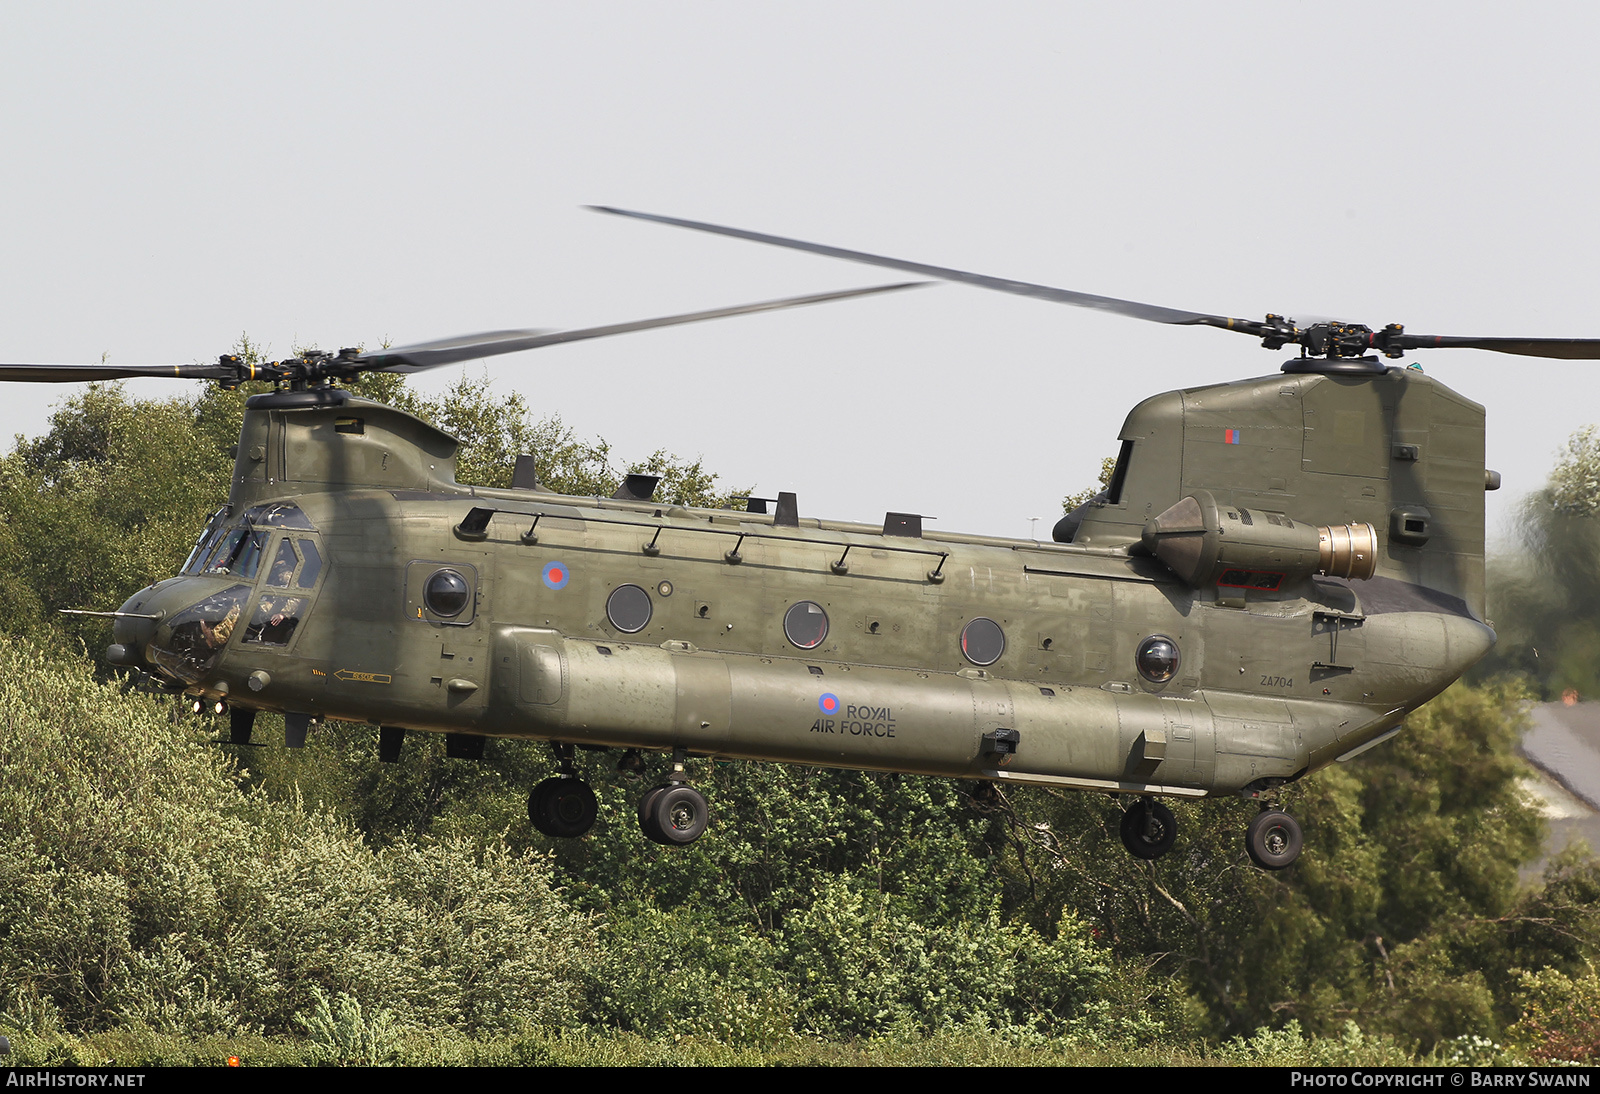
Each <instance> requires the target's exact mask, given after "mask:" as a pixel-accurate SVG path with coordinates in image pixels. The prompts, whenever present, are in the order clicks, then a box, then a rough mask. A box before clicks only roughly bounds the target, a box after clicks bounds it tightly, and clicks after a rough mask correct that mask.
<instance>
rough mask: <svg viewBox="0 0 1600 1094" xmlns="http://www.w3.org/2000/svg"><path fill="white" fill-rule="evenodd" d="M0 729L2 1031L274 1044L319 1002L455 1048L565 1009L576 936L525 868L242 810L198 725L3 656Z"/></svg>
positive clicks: (260, 800)
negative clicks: (16, 1028) (210, 1037)
mask: <svg viewBox="0 0 1600 1094" xmlns="http://www.w3.org/2000/svg"><path fill="white" fill-rule="evenodd" d="M0 710H4V711H5V715H4V723H3V728H0V940H3V944H0V1000H12V1001H14V1002H13V1004H12V1005H11V1006H9V1007H7V1009H8V1010H9V1011H11V1013H12V1020H13V1021H15V1022H17V1024H19V1025H22V1024H24V1023H25V1024H26V1025H27V1026H28V1028H31V1029H35V1030H39V1031H42V1032H49V1031H51V1030H53V1029H65V1030H68V1031H77V1030H95V1029H106V1028H109V1027H111V1026H114V1025H119V1024H130V1025H135V1026H142V1027H148V1028H150V1029H153V1030H157V1031H165V1032H170V1033H175V1034H203V1033H223V1034H233V1033H239V1032H249V1031H256V1032H263V1033H283V1032H288V1031H294V1030H297V1029H298V1028H299V1023H298V1022H297V1020H296V1016H297V1015H299V1014H301V1013H302V1012H306V1013H313V1012H314V1010H315V1007H316V1005H317V1000H318V999H319V998H324V997H326V998H347V999H349V1000H351V1001H352V1002H353V1004H354V1005H358V1006H360V1007H362V1008H366V1010H367V1011H368V1012H369V1013H381V1012H382V1011H384V1010H387V1011H390V1012H392V1014H393V1016H394V1018H395V1020H397V1021H400V1022H403V1023H404V1024H406V1025H407V1026H411V1027H423V1028H426V1027H433V1026H447V1027H450V1028H453V1029H458V1030H462V1031H465V1032H471V1031H476V1030H485V1031H487V1030H497V1029H505V1028H509V1027H510V1026H512V1025H514V1024H515V1023H517V1022H525V1021H535V1022H543V1023H549V1024H559V1023H561V1022H563V1021H568V1020H570V1018H571V1016H572V1015H573V1013H574V1012H575V1011H576V1010H577V1008H578V1005H579V1002H578V1001H579V997H580V993H581V990H582V985H583V982H584V977H585V969H586V967H587V964H586V963H587V961H588V959H589V952H590V951H589V949H588V947H587V946H586V944H585V943H586V940H587V939H588V938H589V936H590V933H591V930H592V928H591V926H590V924H589V922H588V920H587V919H586V918H585V917H584V916H582V915H579V914H577V913H575V912H574V911H573V910H571V909H570V908H569V907H568V906H567V905H566V904H565V902H564V901H562V900H561V899H560V897H559V896H558V895H557V894H556V893H555V892H554V891H553V890H552V888H551V886H550V871H549V866H548V864H547V861H546V860H545V859H544V858H542V857H540V856H524V857H520V858H517V857H512V856H511V855H509V854H508V853H506V852H505V851H504V849H503V848H486V849H480V848H476V847H473V846H471V845H469V844H468V843H466V842H464V841H461V840H451V841H443V840H441V841H429V843H428V844H426V845H420V844H417V843H411V842H397V843H395V844H393V845H392V846H390V847H388V848H385V849H383V850H381V851H373V850H372V849H370V848H368V847H367V846H366V845H365V844H364V842H363V841H362V840H361V839H360V837H359V836H358V835H357V834H356V833H355V832H353V831H352V830H351V829H350V828H349V827H348V826H347V825H346V824H345V823H343V822H341V821H339V820H337V819H336V818H334V817H332V816H331V815H329V814H327V813H323V812H315V811H308V810H306V809H305V808H303V807H302V806H301V805H300V804H299V803H298V802H295V801H292V800H289V801H285V800H276V801H274V800H271V799H269V798H268V797H267V796H265V795H263V794H260V793H249V792H241V787H240V783H239V779H238V777H237V775H236V774H235V773H234V771H233V769H232V766H231V764H230V763H229V762H228V761H227V760H226V759H225V758H223V757H222V756H221V755H220V754H219V753H218V752H217V751H216V750H214V749H209V748H206V747H205V745H206V743H207V742H206V740H205V738H204V736H203V734H202V733H201V732H199V727H198V726H196V725H195V724H193V723H191V722H189V721H186V720H185V721H179V720H175V719H174V718H173V717H172V716H171V712H170V711H169V710H164V709H162V708H161V707H160V706H158V705H157V704H156V703H155V702H153V701H151V700H148V699H145V698H143V697H141V696H137V695H128V696H123V695H119V694H118V693H117V691H116V690H115V689H114V688H111V687H109V686H106V685H101V684H96V683H95V682H94V681H93V680H92V679H90V677H89V676H88V674H87V671H86V670H85V669H83V668H64V667H61V666H58V665H53V664H51V663H49V662H47V661H46V660H44V659H43V658H42V657H41V656H40V655H39V654H38V653H36V652H35V651H33V650H31V649H30V648H29V647H28V646H27V645H25V644H22V643H19V642H18V641H17V640H15V639H11V638H5V637H0ZM319 993H321V994H320V995H319ZM339 1005H340V1006H344V1004H342V1003H341V1004H339Z"/></svg>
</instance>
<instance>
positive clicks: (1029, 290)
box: [589, 205, 1263, 335]
mask: <svg viewBox="0 0 1600 1094" xmlns="http://www.w3.org/2000/svg"><path fill="white" fill-rule="evenodd" d="M589 208H590V209H593V210H595V211H596V212H599V213H611V214H613V215H615V216H621V217H633V218H634V219H636V220H653V221H655V222H656V223H657V224H671V225H673V226H674V227H678V228H693V229H695V230H696V231H700V232H712V233H715V234H716V235H724V236H732V237H733V238H734V239H748V240H752V241H754V242H756V243H770V244H771V245H772V246H774V247H788V248H790V249H791V250H796V251H810V252H811V253H812V254H819V255H828V256H829V257H831V258H843V259H848V260H849V261H851V262H865V263H866V264H867V265H869V266H884V267H887V268H888V269H891V270H904V271H905V272H906V273H914V274H919V275H921V276H923V277H937V278H940V279H941V280H944V281H959V282H961V283H962V284H966V285H976V286H978V287H979V288H984V289H995V290H997V291H999V292H1008V293H1015V294H1016V295H1017V296H1032V297H1036V298H1038V299H1040V300H1050V301H1053V302H1055V303H1057V304H1071V305H1072V306H1073V307H1075V308H1095V309H1097V310H1099V311H1108V312H1113V313H1115V314H1117V315H1126V316H1130V317H1132V318H1134V319H1144V320H1147V321H1149V322H1151V323H1172V324H1177V325H1180V326H1206V327H1221V328H1222V329H1224V330H1237V331H1240V332H1242V333H1245V334H1254V335H1259V334H1260V333H1261V332H1262V326H1263V325H1262V324H1261V323H1259V322H1254V321H1252V320H1248V319H1230V318H1228V317H1227V316H1225V315H1207V314H1206V313H1205V312H1194V311H1179V310H1177V309H1176V308H1163V307H1160V306H1159V305H1156V304H1141V303H1139V302H1138V301H1135V300H1119V299H1117V298H1116V297H1114V296H1096V295H1095V294H1094V293H1086V292H1073V291H1072V290H1071V289H1057V288H1052V287H1051V286H1049V285H1035V284H1033V283H1032V282H1029V281H1013V280H1011V279H1010V278H1005V277H990V276H989V275H987V274H977V273H969V272H967V271H966V270H952V269H949V268H948V267H945V266H929V265H927V264H926V263H922V262H907V261H905V260H903V259H899V258H886V257H884V256H883V255H875V254H867V253H866V252H865V251H850V250H846V249H844V248H843V247H829V246H827V245H826V244H822V243H806V242H804V241H802V240H798V239H786V238H784V237H783V236H772V235H765V234H763V233H761V232H747V231H744V230H743V229H741V228H724V227H722V226H721V225H719V224H705V223H703V222H701V221H698V220H680V219H678V218H677V217H664V216H657V215H656V214H654V213H637V212H634V211H632V210H630V209H618V208H615V207H614V206H610V205H590V206H589Z"/></svg>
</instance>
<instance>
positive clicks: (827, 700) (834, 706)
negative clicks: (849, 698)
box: [817, 691, 839, 714]
mask: <svg viewBox="0 0 1600 1094" xmlns="http://www.w3.org/2000/svg"><path fill="white" fill-rule="evenodd" d="M817 709H818V710H820V711H822V713H824V714H838V713H839V697H838V696H837V695H835V694H834V693H833V692H831V691H827V692H823V694H822V697H821V698H819V699H818V700H817Z"/></svg>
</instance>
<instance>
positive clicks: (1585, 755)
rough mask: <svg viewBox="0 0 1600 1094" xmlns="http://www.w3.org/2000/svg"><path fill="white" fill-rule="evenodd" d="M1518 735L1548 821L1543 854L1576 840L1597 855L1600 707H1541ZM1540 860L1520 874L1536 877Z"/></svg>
mask: <svg viewBox="0 0 1600 1094" xmlns="http://www.w3.org/2000/svg"><path fill="white" fill-rule="evenodd" d="M1529 713H1530V714H1531V715H1532V720H1533V725H1532V727H1531V728H1530V729H1529V730H1528V732H1527V733H1525V734H1523V737H1522V754H1523V755H1524V756H1525V757H1527V759H1528V761H1529V762H1530V763H1532V764H1533V766H1534V768H1535V769H1536V770H1537V772H1538V775H1539V777H1538V778H1537V779H1535V780H1534V782H1533V784H1532V785H1531V786H1529V790H1531V791H1532V792H1533V793H1534V794H1536V795H1537V796H1538V797H1539V798H1541V799H1542V800H1543V802H1544V814H1545V817H1546V819H1548V820H1549V822H1550V836H1549V838H1548V839H1547V840H1546V841H1545V855H1546V856H1549V855H1553V854H1555V853H1556V852H1558V851H1560V850H1561V849H1562V848H1564V847H1565V846H1566V845H1567V844H1568V843H1570V842H1571V841H1572V840H1575V839H1582V840H1584V841H1585V842H1587V843H1588V844H1589V846H1590V848H1591V849H1593V850H1595V851H1597V852H1600V703H1577V704H1574V705H1573V706H1570V707H1569V706H1566V705H1565V704H1563V703H1540V704H1538V705H1536V706H1534V707H1533V708H1532V710H1531V711H1530V712H1529ZM1543 866H1544V864H1543V862H1542V861H1541V862H1539V863H1536V864H1534V865H1532V866H1530V867H1529V868H1527V869H1525V870H1524V871H1523V876H1525V877H1527V876H1532V875H1537V874H1538V873H1539V871H1540V870H1542V869H1543Z"/></svg>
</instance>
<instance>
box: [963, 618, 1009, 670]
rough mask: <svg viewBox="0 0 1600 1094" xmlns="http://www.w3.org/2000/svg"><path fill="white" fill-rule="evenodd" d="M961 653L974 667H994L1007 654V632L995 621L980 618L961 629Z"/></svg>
mask: <svg viewBox="0 0 1600 1094" xmlns="http://www.w3.org/2000/svg"><path fill="white" fill-rule="evenodd" d="M961 652H962V654H963V655H964V656H965V657H966V659H967V660H968V661H971V662H972V663H973V664H974V665H992V664H994V663H995V662H996V661H998V660H1000V655H1001V654H1002V653H1005V652H1006V632H1005V631H1003V630H1001V629H1000V624H998V623H996V622H995V621H994V620H992V619H985V618H984V617H983V616H979V617H978V618H977V619H974V620H973V621H972V622H971V623H968V624H967V625H966V626H965V627H963V628H961Z"/></svg>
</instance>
